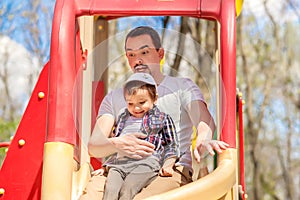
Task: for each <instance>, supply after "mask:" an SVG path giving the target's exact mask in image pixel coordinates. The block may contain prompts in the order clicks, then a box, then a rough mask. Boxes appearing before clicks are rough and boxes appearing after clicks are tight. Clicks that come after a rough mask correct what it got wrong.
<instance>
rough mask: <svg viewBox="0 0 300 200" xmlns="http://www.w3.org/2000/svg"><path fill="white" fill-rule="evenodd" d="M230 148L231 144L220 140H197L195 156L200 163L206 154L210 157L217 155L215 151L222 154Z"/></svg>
mask: <svg viewBox="0 0 300 200" xmlns="http://www.w3.org/2000/svg"><path fill="white" fill-rule="evenodd" d="M228 147H229V144H227V143H226V142H223V141H219V140H199V141H198V140H197V142H196V148H195V149H194V152H193V153H194V156H195V159H196V161H197V162H200V160H201V158H203V157H205V156H206V152H208V153H209V154H210V155H212V156H213V155H215V152H214V150H216V151H217V153H222V150H225V149H227V148H228Z"/></svg>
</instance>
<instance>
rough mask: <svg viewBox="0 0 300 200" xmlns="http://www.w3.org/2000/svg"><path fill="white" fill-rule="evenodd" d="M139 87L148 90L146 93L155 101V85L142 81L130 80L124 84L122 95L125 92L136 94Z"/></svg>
mask: <svg viewBox="0 0 300 200" xmlns="http://www.w3.org/2000/svg"><path fill="white" fill-rule="evenodd" d="M139 89H146V90H148V93H149V95H150V97H151V99H152V100H153V101H156V99H157V92H156V87H155V85H151V84H146V83H144V82H142V81H130V82H128V83H127V84H126V85H125V86H124V95H125V92H126V93H127V94H128V95H134V94H136V92H137V90H139Z"/></svg>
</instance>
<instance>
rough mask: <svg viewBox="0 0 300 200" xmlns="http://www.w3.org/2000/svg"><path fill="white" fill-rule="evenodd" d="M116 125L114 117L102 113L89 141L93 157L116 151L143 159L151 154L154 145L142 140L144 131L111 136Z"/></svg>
mask: <svg viewBox="0 0 300 200" xmlns="http://www.w3.org/2000/svg"><path fill="white" fill-rule="evenodd" d="M113 126H114V119H113V117H111V116H109V115H102V116H101V117H99V118H98V119H97V121H96V124H95V127H94V130H93V132H92V135H91V138H90V140H89V143H88V149H89V153H90V155H91V156H93V157H99V158H100V157H105V156H109V155H111V154H113V153H116V152H122V154H125V155H127V156H128V157H131V158H135V159H141V158H143V157H147V156H149V155H151V154H152V153H153V151H154V147H155V146H154V145H153V144H151V143H149V142H147V141H144V140H141V139H140V138H144V137H145V135H144V134H142V133H133V134H127V135H124V136H121V137H112V138H109V135H110V133H111V131H112V128H113Z"/></svg>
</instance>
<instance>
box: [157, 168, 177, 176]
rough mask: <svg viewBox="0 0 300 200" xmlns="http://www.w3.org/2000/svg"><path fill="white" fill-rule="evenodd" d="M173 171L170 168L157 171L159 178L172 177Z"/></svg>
mask: <svg viewBox="0 0 300 200" xmlns="http://www.w3.org/2000/svg"><path fill="white" fill-rule="evenodd" d="M173 173H174V170H173V168H172V167H166V168H161V170H160V171H159V175H160V176H165V177H171V176H173Z"/></svg>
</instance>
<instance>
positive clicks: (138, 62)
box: [135, 58, 143, 65]
mask: <svg viewBox="0 0 300 200" xmlns="http://www.w3.org/2000/svg"><path fill="white" fill-rule="evenodd" d="M135 63H136V64H137V65H141V64H143V59H142V58H137V59H136V60H135Z"/></svg>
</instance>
